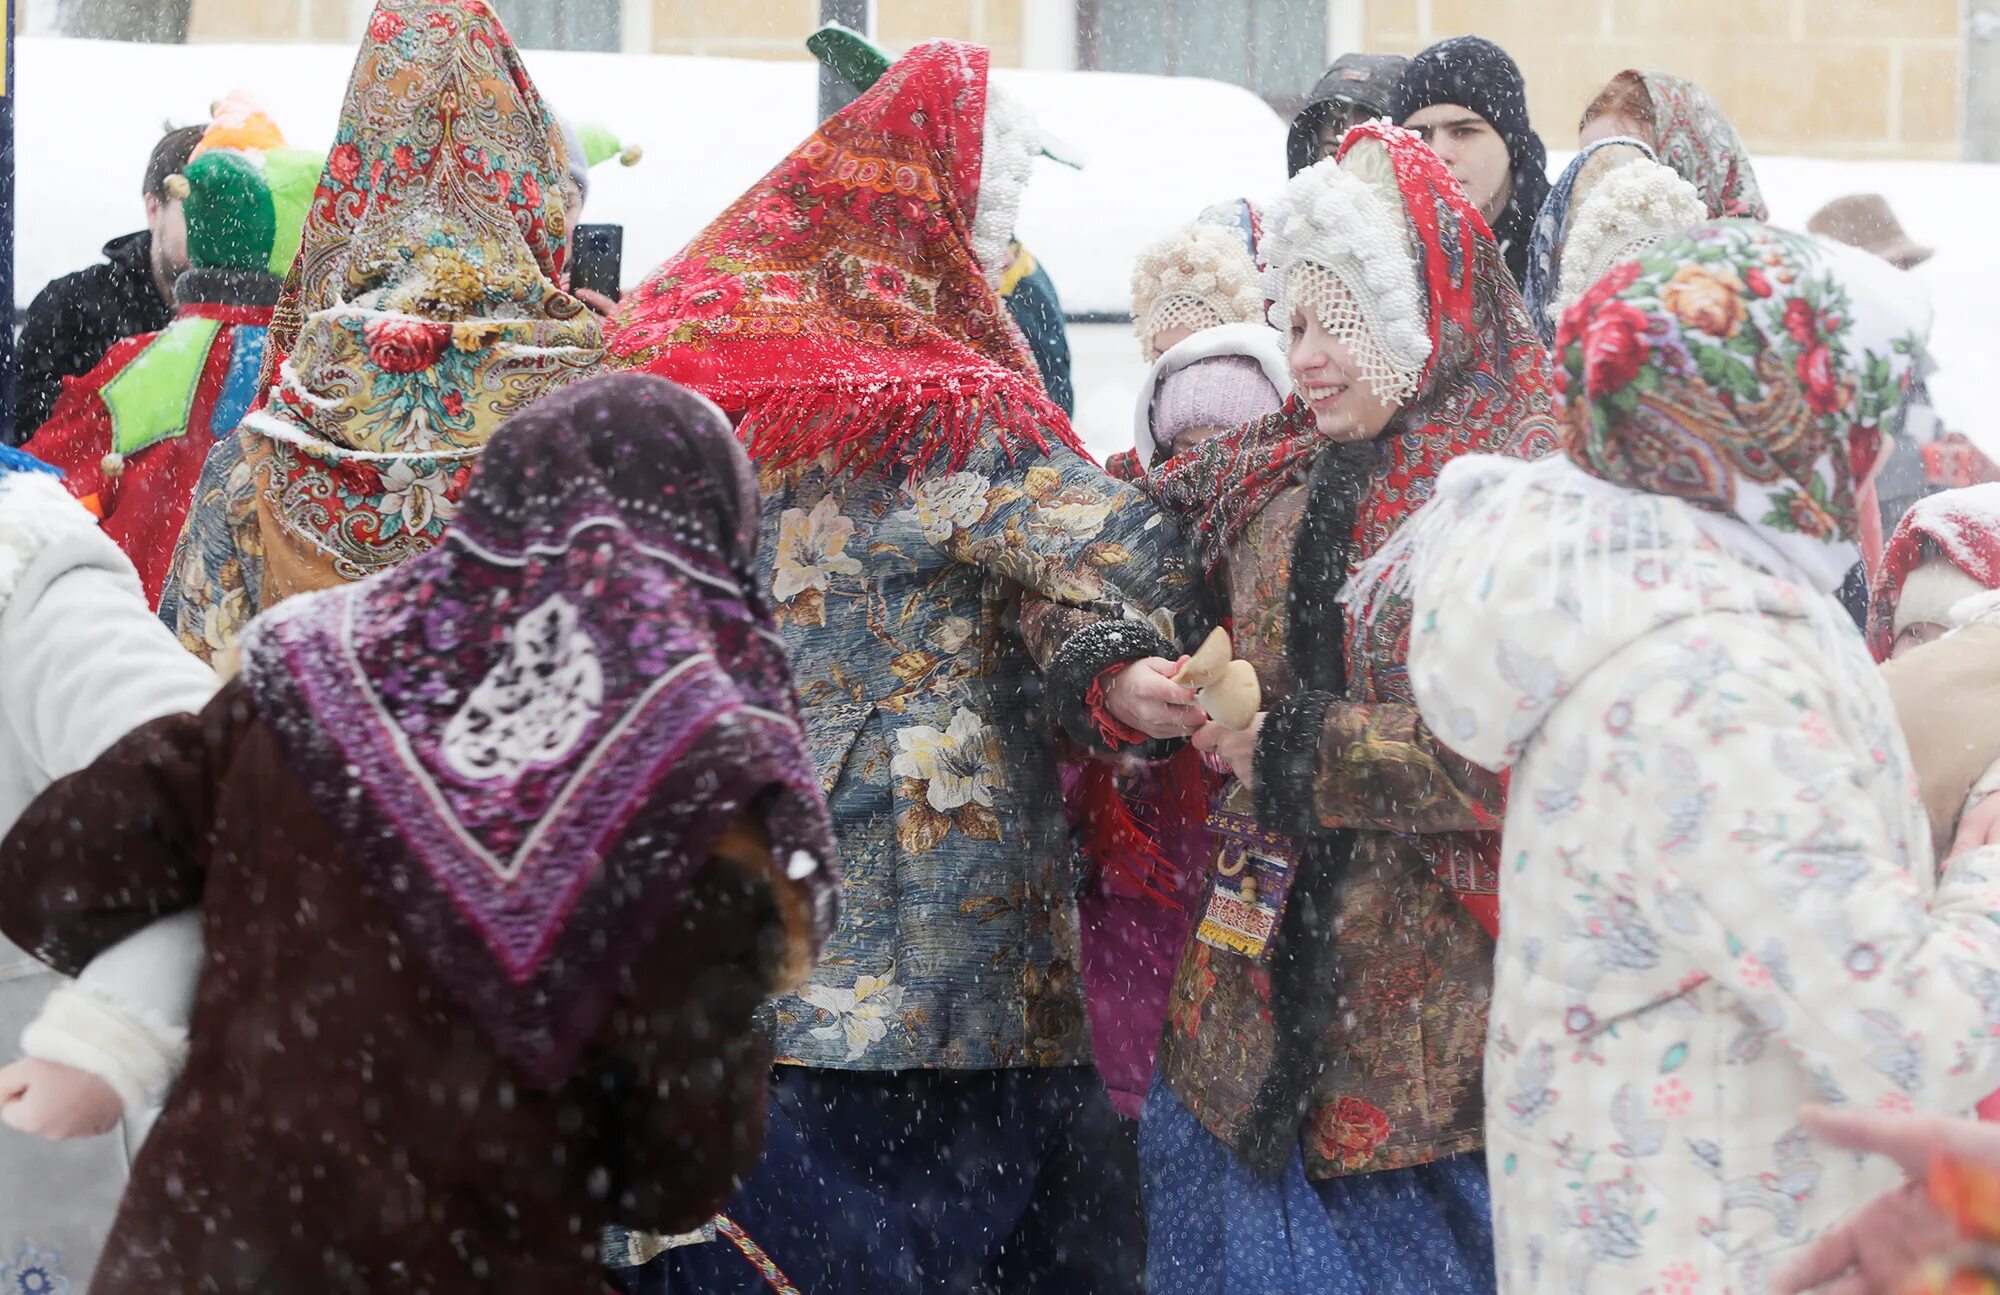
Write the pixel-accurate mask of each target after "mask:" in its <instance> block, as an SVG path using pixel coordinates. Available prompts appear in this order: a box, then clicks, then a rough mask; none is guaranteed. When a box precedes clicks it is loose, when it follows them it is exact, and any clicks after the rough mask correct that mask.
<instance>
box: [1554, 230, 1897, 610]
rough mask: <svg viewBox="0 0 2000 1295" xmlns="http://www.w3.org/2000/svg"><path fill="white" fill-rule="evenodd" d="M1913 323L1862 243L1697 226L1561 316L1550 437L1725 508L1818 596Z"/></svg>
mask: <svg viewBox="0 0 2000 1295" xmlns="http://www.w3.org/2000/svg"><path fill="white" fill-rule="evenodd" d="M1927 321H1928V310H1927V308H1926V307H1925V306H1924V304H1923V302H1922V299H1921V293H1920V290H1918V289H1916V288H1913V287H1912V286H1911V285H1910V284H1909V282H1908V278H1907V276H1906V275H1904V274H1903V273H1902V272H1901V271H1899V270H1897V269H1895V268H1894V267H1893V266H1891V265H1889V264H1888V263H1887V262H1886V261H1881V260H1878V259H1876V258H1874V257H1871V256H1869V255H1868V254H1867V253H1865V252H1858V251H1855V250H1853V249H1850V248H1845V247H1837V246H1834V245H1832V244H1829V243H1825V242H1822V241H1820V240H1817V239H1811V238H1806V237H1803V236H1800V235H1796V234H1788V233H1784V232H1781V231H1779V230H1775V229H1771V228H1769V227H1767V226H1763V225H1757V224H1753V223H1751V222H1748V221H1714V222H1711V223H1709V224H1706V225H1702V226H1700V227H1698V228H1697V229H1695V230H1694V231H1692V232H1691V233H1689V234H1688V235H1687V236H1686V237H1684V238H1681V239H1677V240H1675V241H1673V242H1670V243H1667V244H1666V245H1664V246H1662V247H1660V248H1658V249H1657V250H1655V251H1653V252H1649V253H1647V254H1646V255H1644V256H1642V257H1640V258H1639V259H1638V260H1636V261H1628V262H1626V263H1625V264H1623V265H1620V266H1617V267H1615V268H1613V269H1612V270H1611V272H1610V273H1608V274H1606V275H1605V276H1604V277H1603V278H1602V279H1600V280H1598V282H1597V284H1596V285H1595V286H1594V287H1592V288H1591V289H1590V291H1589V292H1587V293H1585V294H1584V297H1583V299H1582V300H1581V301H1579V302H1578V303H1577V304H1576V305H1575V306H1572V307H1571V308H1570V309H1569V311H1568V312H1567V313H1566V314H1564V316H1563V319H1562V326H1561V329H1560V330H1559V331H1558V333H1557V335H1556V349H1555V355H1556V377H1557V383H1558V385H1559V386H1561V387H1562V388H1563V389H1564V392H1565V399H1564V404H1563V408H1562V411H1561V435H1562V440H1563V448H1564V449H1565V450H1566V451H1567V452H1568V455H1569V457H1570V459H1571V460H1572V461H1573V462H1574V463H1575V464H1576V465H1577V466H1578V467H1580V468H1581V469H1583V470H1584V471H1585V472H1587V473H1589V474H1590V475H1592V476H1595V477H1599V478H1601V479H1603V480H1605V481H1609V482H1612V483H1614V484H1617V485H1621V486H1626V487H1629V488H1630V489H1633V490H1638V491H1642V492H1644V493H1647V494H1655V495H1666V496H1671V497H1673V498H1678V499H1682V500H1685V501H1687V502H1688V503H1690V504H1692V505H1694V506H1695V507H1696V508H1699V509H1703V510H1705V511H1707V512H1709V513H1711V514H1716V515H1720V516H1723V517H1734V518H1736V519H1738V520H1739V521H1741V522H1743V523H1745V524H1746V525H1747V526H1748V527H1750V528H1751V530H1752V532H1754V536H1755V538H1756V540H1757V541H1759V542H1761V543H1763V544H1765V545H1767V546H1769V547H1770V548H1772V549H1775V550H1777V551H1778V552H1779V553H1780V554H1782V555H1783V556H1784V557H1785V559H1786V560H1787V561H1788V562H1790V563H1791V564H1793V565H1794V566H1795V567H1796V568H1798V569H1799V570H1800V572H1801V573H1802V574H1803V575H1804V576H1805V577H1806V579H1807V580H1809V581H1810V582H1811V583H1812V584H1814V585H1815V586H1817V587H1818V588H1820V589H1821V590H1822V591H1823V592H1831V591H1832V590H1834V589H1837V588H1839V586H1840V582H1841V580H1842V579H1843V578H1844V577H1845V576H1846V574H1847V571H1848V569H1849V568H1850V567H1852V566H1853V565H1854V563H1855V561H1856V559H1857V557H1858V556H1859V553H1858V549H1857V546H1856V540H1857V539H1858V538H1859V536H1860V515H1859V512H1858V509H1857V507H1856V502H1855V496H1856V493H1857V486H1858V484H1859V483H1860V482H1862V481H1865V480H1866V479H1867V477H1868V475H1869V473H1870V472H1871V471H1872V469H1873V467H1874V465H1875V463H1876V460H1877V457H1878V455H1879V452H1880V450H1881V447H1882V421H1883V419H1884V418H1885V417H1887V416H1888V415H1890V414H1893V413H1894V412H1895V410H1896V407H1897V404H1898V402H1899V400H1900V399H1901V396H1902V391H1903V387H1904V384H1905V383H1906V382H1907V381H1908V380H1909V377H1910V374H1911V372H1912V370H1913V368H1914V367H1915V364H1916V362H1917V359H1918V357H1919V356H1920V355H1921V354H1922V352H1923V337H1924V332H1925V329H1926V327H1927Z"/></svg>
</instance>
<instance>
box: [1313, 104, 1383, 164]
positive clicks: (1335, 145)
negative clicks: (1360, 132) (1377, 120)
mask: <svg viewBox="0 0 2000 1295" xmlns="http://www.w3.org/2000/svg"><path fill="white" fill-rule="evenodd" d="M1369 117H1370V114H1369V111H1368V109H1366V108H1364V107H1362V106H1361V105H1360V104H1358V103H1349V102H1347V101H1346V100H1344V99H1335V100H1334V101H1333V102H1331V103H1329V104H1327V106H1326V119H1325V120H1324V121H1322V122H1321V123H1320V128H1319V140H1318V149H1317V151H1315V152H1314V153H1313V161H1315V162H1324V161H1325V160H1326V159H1328V158H1330V157H1332V156H1334V155H1335V154H1337V153H1339V152H1340V141H1342V140H1344V139H1346V138H1347V132H1348V131H1350V130H1353V129H1354V128H1355V127H1356V126H1359V125H1360V124H1361V123H1362V122H1364V121H1367V120H1368V119H1369Z"/></svg>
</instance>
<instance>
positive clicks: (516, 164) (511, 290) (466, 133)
mask: <svg viewBox="0 0 2000 1295" xmlns="http://www.w3.org/2000/svg"><path fill="white" fill-rule="evenodd" d="M560 140H561V130H560V128H559V127H558V126H557V125H556V123H555V121H554V118H553V117H552V115H551V114H550V113H549V112H548V110H547V109H546V108H545V107H544V106H543V104H542V100H541V97H540V96H539V95H538V94H537V93H536V91H535V87H534V83H533V82H532V81H530V80H529V79H528V73H527V69H526V68H525V67H524V66H523V64H522V62H521V58H520V55H519V53H518V52H516V50H515V49H514V46H513V44H512V43H511V42H510V41H509V40H508V38H507V33H506V31H505V30H504V29H503V28H502V27H501V25H500V22H499V20H498V19H497V18H496V17H494V15H493V11H492V10H491V9H490V8H489V7H488V6H487V4H486V3H485V0H379V2H378V3H377V5H376V7H375V11H374V14H373V16H372V17H371V18H370V20H369V23H368V33H367V36H366V37H365V39H364V40H363V42H362V46H361V52H360V56H359V57H358V58H357V59H356V60H355V64H354V73H353V76H352V77H351V78H350V80H349V82H348V87H347V96H346V98H345V100H344V101H343V103H342V107H341V114H340V123H339V126H338V127H337V129H336V131H335V133H334V141H333V149H332V152H331V153H330V154H329V156H328V158H327V163H326V169H325V171H324V172H323V173H322V175H321V177H320V182H319V188H318V190H317V191H316V192H315V193H314V195H313V198H312V204H311V207H310V209H309V211H308V214H307V217H306V223H305V233H304V242H303V246H302V247H301V250H300V253H299V257H298V259H297V261H296V262H294V264H293V266H292V271H291V275H290V277H289V278H288V279H287V281H286V286H285V292H284V295H283V296H282V297H281V298H280V300H279V303H278V308H277V312H276V315H275V317H274V319H273V321H272V324H271V333H270V342H269V347H268V351H267V356H266V377H267V379H268V380H269V381H270V390H269V395H268V397H267V399H266V401H265V403H264V405H263V407H262V408H261V410H259V411H258V412H255V413H253V414H251V415H250V416H249V418H248V419H246V420H245V424H244V427H245V429H246V433H247V434H248V435H249V436H250V437H251V438H252V443H251V445H250V446H249V448H248V457H249V458H250V461H251V462H252V464H253V466H254V468H255V470H256V473H257V480H258V485H259V489H260V499H259V514H260V518H259V520H260V529H261V530H262V532H263V536H264V543H265V549H266V556H267V561H268V563H269V573H270V574H271V575H272V576H273V577H275V580H276V583H277V585H278V586H279V590H278V591H279V592H280V593H288V592H294V591H295V590H296V589H299V588H313V587H319V586H322V585H325V584H328V583H332V582H335V581H337V580H342V579H345V580H354V579H359V578H361V577H362V576H365V575H367V574H369V573H371V572H374V571H378V570H382V569H384V568H386V567H389V566H393V565H395V564H396V563H397V562H400V561H403V560H405V559H406V558H409V557H411V556H412V555H414V554H416V553H420V552H423V551H425V550H426V549H428V548H429V547H430V546H431V545H433V544H435V543H436V542H437V540H438V537H439V536H440V535H441V534H442V533H443V531H444V527H445V525H446V523H447V522H448V521H449V520H450V518H451V514H452V511H453V509H454V508H455V507H456V504H457V500H458V498H459V496H460V494H461V493H462V492H463V490H464V487H465V475H466V471H467V470H468V469H469V468H470V466H471V464H472V462H473V460H474V459H475V458H476V457H477V455H478V453H479V451H480V448H481V447H482V446H484V444H485V443H486V440H487V438H488V437H490V436H492V434H493V433H494V431H495V430H496V429H497V428H498V427H499V426H500V424H501V423H502V422H503V421H505V420H506V418H507V417H508V416H510V415H511V414H513V413H515V412H517V411H519V410H521V409H524V408H526V407H527V406H528V405H530V404H532V403H533V402H534V401H536V400H538V399H540V398H541V397H542V396H544V395H546V394H548V393H549V392H551V391H553V390H555V389H557V388H558V387H561V386H562V385H564V384H565V383H568V382H570V381H573V380H574V379H576V378H578V377H580V376H584V375H587V374H589V373H590V372H592V371H594V369H595V368H596V367H597V364H598V362H599V360H600V359H601V357H602V348H601V338H600V335H599V331H598V327H597V323H596V317H595V316H594V315H592V314H591V313H590V311H589V310H588V309H587V308H585V307H584V306H583V304H582V303H581V302H579V301H577V300H576V299H575V298H574V297H572V296H570V295H569V293H568V292H567V290H566V289H565V286H564V285H565V283H566V278H567V272H566V270H565V266H564V262H565V259H566V257H567V254H568V253H567V248H568V241H569V230H568V228H567V227H566V224H565V221H566V213H565V210H564V199H563V177H564V175H565V173H566V171H567V164H566V160H565V157H564V153H563V145H562V143H561V142H560Z"/></svg>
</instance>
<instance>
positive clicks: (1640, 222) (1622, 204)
mask: <svg viewBox="0 0 2000 1295" xmlns="http://www.w3.org/2000/svg"><path fill="white" fill-rule="evenodd" d="M1706 219H1708V209H1707V208H1706V207H1705V206H1703V205H1702V201H1701V195H1700V194H1698V193H1696V192H1695V188H1694V186H1693V185H1691V184H1689V183H1688V182H1687V181H1686V180H1683V179H1682V178H1681V177H1680V176H1679V175H1678V174H1677V173H1675V171H1674V170H1673V169H1672V168H1670V167H1665V166H1661V165H1660V164H1659V163H1657V162H1648V161H1646V160H1645V159H1644V158H1634V159H1632V160H1631V161H1629V162H1626V163H1625V164H1623V165H1622V166H1619V167H1618V168H1617V169H1616V170H1614V171H1612V172H1611V173H1610V174H1609V175H1607V176H1605V177H1604V179H1603V180H1602V181H1601V182H1600V183H1599V184H1598V185H1597V186H1596V187H1595V188H1593V189H1592V190H1591V191H1590V193H1589V195H1588V196H1587V197H1586V198H1585V199H1584V200H1583V205H1582V206H1581V207H1579V208H1578V209H1577V213H1576V215H1575V217H1574V218H1573V219H1571V221H1570V227H1569V235H1568V237H1566V238H1565V239H1564V240H1563V248H1562V261H1561V275H1560V276H1559V278H1558V280H1557V284H1558V286H1557V288H1556V295H1555V297H1554V298H1553V299H1551V301H1550V302H1549V305H1548V311H1549V318H1550V320H1552V321H1553V320H1558V319H1560V318H1562V313H1563V312H1564V311H1565V310H1568V309H1569V308H1570V307H1571V306H1573V305H1575V304H1576V302H1577V301H1578V300H1580V299H1581V298H1582V296H1583V294H1584V293H1586V292H1588V291H1589V290H1590V286H1591V285H1592V284H1594V283H1596V282H1597V281H1598V280H1599V279H1601V278H1603V277H1604V273H1605V271H1607V270H1609V269H1610V268H1611V267H1612V266H1614V265H1618V264H1620V263H1622V262H1625V261H1629V260H1632V259H1633V258H1635V257H1637V256H1639V255H1641V254H1642V253H1644V252H1646V251H1648V250H1650V249H1652V248H1655V247H1658V246H1659V245H1660V244H1662V243H1664V242H1666V241H1667V240H1668V239H1670V238H1673V237H1674V236H1675V235H1677V234H1683V233H1686V232H1687V231H1688V230H1690V229H1693V228H1694V227H1695V226H1696V225H1699V224H1701V222H1702V221H1704V220H1706Z"/></svg>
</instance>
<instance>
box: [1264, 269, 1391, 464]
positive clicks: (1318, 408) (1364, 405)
mask: <svg viewBox="0 0 2000 1295" xmlns="http://www.w3.org/2000/svg"><path fill="white" fill-rule="evenodd" d="M1287 358H1288V360H1289V362H1290V365H1291V370H1292V382H1293V383H1294V384H1295V385H1296V386H1297V387H1298V390H1299V392H1300V394H1301V395H1303V396H1304V397H1305V400H1306V404H1307V406H1308V407H1309V408H1311V410H1312V413H1313V419H1314V421H1315V422H1316V423H1318V425H1319V430H1320V434H1321V435H1323V436H1325V437H1327V438H1329V439H1331V440H1335V441H1341V442H1353V441H1372V440H1374V439H1375V438H1376V437H1377V436H1380V435H1381V434H1382V429H1383V428H1385V427H1387V426H1388V425H1389V420H1390V419H1391V418H1393V417H1395V416H1396V410H1397V409H1399V408H1400V407H1401V406H1399V405H1398V404H1396V402H1394V401H1391V400H1385V399H1383V398H1382V397H1381V396H1380V395H1378V394H1377V393H1376V391H1375V388H1374V387H1373V386H1372V385H1370V384H1369V383H1367V382H1365V381H1363V380H1362V378H1361V366H1360V364H1359V362H1358V361H1357V359H1356V357H1355V354H1354V350H1353V348H1352V347H1350V346H1349V345H1348V344H1347V343H1346V342H1345V341H1342V340H1341V339H1339V338H1337V337H1335V336H1333V334H1331V333H1329V332H1327V331H1326V328H1325V326H1323V325H1322V324H1321V323H1320V321H1319V316H1318V314H1317V313H1315V312H1314V311H1313V310H1311V309H1309V308H1308V307H1307V306H1306V304H1305V303H1300V304H1298V305H1295V306H1293V307H1292V330H1291V350H1290V353H1289V355H1288V357H1287Z"/></svg>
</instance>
